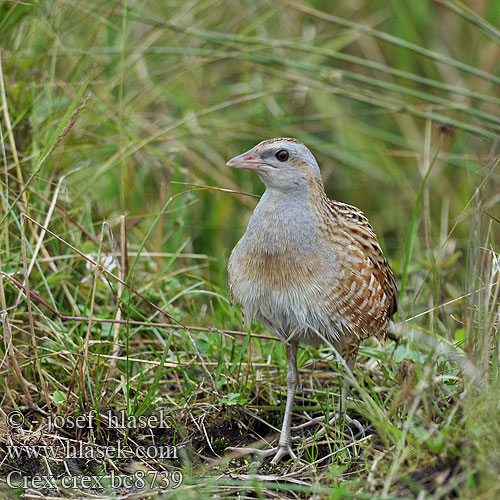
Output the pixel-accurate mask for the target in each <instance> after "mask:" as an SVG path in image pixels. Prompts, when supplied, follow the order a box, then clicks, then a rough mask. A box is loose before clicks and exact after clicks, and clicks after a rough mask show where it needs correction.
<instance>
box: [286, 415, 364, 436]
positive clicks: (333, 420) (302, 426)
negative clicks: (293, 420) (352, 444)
mask: <svg viewBox="0 0 500 500" xmlns="http://www.w3.org/2000/svg"><path fill="white" fill-rule="evenodd" d="M341 418H344V420H345V423H346V424H347V425H349V426H354V427H356V429H357V430H358V431H359V432H360V434H361V435H363V434H364V433H365V430H364V428H363V426H362V425H361V424H360V423H359V421H358V420H356V419H354V418H351V417H350V416H349V415H343V416H341V415H339V414H338V413H336V414H335V415H334V416H333V417H332V418H331V419H330V421H329V422H328V426H332V427H335V425H336V424H337V422H338V421H339V419H341ZM324 421H325V417H324V416H322V417H316V418H313V419H311V420H309V421H308V422H305V423H303V424H300V425H295V426H293V427H291V428H290V430H291V431H292V432H297V431H301V430H303V429H307V428H309V427H312V426H313V425H318V424H320V423H322V422H324ZM327 432H328V428H327V426H324V427H323V428H322V429H321V430H320V431H319V432H318V433H317V434H316V435H315V439H317V438H318V437H321V436H323V435H324V434H326V433H327ZM311 439H312V438H308V440H311Z"/></svg>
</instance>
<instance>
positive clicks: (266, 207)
mask: <svg viewBox="0 0 500 500" xmlns="http://www.w3.org/2000/svg"><path fill="white" fill-rule="evenodd" d="M315 217H316V212H315V210H314V209H313V207H312V204H311V199H310V197H309V196H308V195H307V193H304V192H302V193H300V195H299V194H298V193H285V192H283V191H280V190H276V189H273V188H267V189H266V191H265V193H264V194H263V195H262V198H261V199H260V201H259V204H258V205H257V207H256V208H255V210H254V213H253V214H252V217H251V218H250V222H249V223H248V228H247V232H246V236H247V237H248V238H251V239H255V240H259V241H261V242H262V248H265V249H266V251H267V252H269V253H273V252H275V251H279V250H282V249H284V248H285V247H286V248H293V247H300V248H301V249H302V250H303V251H304V250H307V248H308V247H309V246H310V241H311V239H312V233H313V231H314V228H315V227H317V224H316V222H315V220H314V219H315Z"/></svg>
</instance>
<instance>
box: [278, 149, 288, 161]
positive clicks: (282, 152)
mask: <svg viewBox="0 0 500 500" xmlns="http://www.w3.org/2000/svg"><path fill="white" fill-rule="evenodd" d="M288 156H289V155H288V151H287V150H286V149H281V150H280V151H278V152H277V153H276V158H278V160H279V161H287V160H288Z"/></svg>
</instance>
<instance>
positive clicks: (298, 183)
mask: <svg viewBox="0 0 500 500" xmlns="http://www.w3.org/2000/svg"><path fill="white" fill-rule="evenodd" d="M227 166H228V167H234V168H247V169H249V170H255V171H256V172H257V173H258V174H259V177H260V178H261V180H262V182H263V183H264V184H265V185H266V187H268V188H273V189H277V190H280V191H300V190H307V189H308V187H309V186H311V185H312V184H316V182H317V181H320V182H321V174H320V172H319V167H318V163H317V161H316V158H314V156H313V154H312V153H311V152H310V151H309V149H307V147H306V145H305V144H303V143H302V142H300V141H298V140H297V139H289V138H279V139H269V140H267V141H263V142H261V143H259V144H257V146H254V147H253V148H252V149H250V150H248V151H247V152H245V153H243V154H241V155H238V156H235V157H234V158H232V159H231V160H229V161H228V162H227ZM314 181H316V182H314Z"/></svg>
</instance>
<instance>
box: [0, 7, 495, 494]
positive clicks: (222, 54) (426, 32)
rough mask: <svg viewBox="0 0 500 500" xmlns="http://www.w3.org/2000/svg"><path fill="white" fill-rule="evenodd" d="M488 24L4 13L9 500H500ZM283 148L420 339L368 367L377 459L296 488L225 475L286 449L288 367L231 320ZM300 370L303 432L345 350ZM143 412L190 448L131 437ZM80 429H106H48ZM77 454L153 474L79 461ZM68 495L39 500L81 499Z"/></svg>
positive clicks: (313, 460)
mask: <svg viewBox="0 0 500 500" xmlns="http://www.w3.org/2000/svg"><path fill="white" fill-rule="evenodd" d="M469 4H470V5H469V6H468V5H466V4H464V3H462V2H460V1H458V0H439V1H438V0H419V1H408V0H403V1H397V0H389V1H381V0H376V1H368V0H357V1H353V2H319V1H317V0H314V1H313V0H311V1H308V2H305V1H304V2H295V1H293V0H275V1H272V0H264V1H260V0H258V1H254V2H252V1H247V0H241V1H236V2H234V1H229V0H220V1H218V2H214V1H210V0H191V1H187V2H181V1H177V0H172V1H168V2H165V1H160V0H149V1H138V0H123V1H118V0H117V1H114V0H113V1H110V2H97V1H92V0H84V1H74V0H73V1H72V0H53V1H47V0H40V1H38V0H28V1H25V2H24V1H23V2H21V1H19V2H17V1H7V2H2V3H0V50H1V52H0V62H1V68H0V85H1V86H0V100H1V103H2V107H1V109H0V123H1V143H0V150H1V151H0V154H1V158H0V164H1V171H0V206H1V212H0V214H1V215H0V221H1V224H0V268H1V275H0V309H1V310H2V311H3V312H2V317H1V320H2V327H1V328H2V334H1V337H0V413H1V415H0V476H1V478H2V480H4V479H6V478H7V477H8V474H9V473H11V472H13V471H19V474H21V475H23V476H24V475H25V476H28V477H32V476H34V475H42V476H52V477H54V478H56V477H59V478H61V477H62V476H66V477H69V476H71V475H73V476H75V477H78V476H79V475H80V476H82V477H85V476H96V477H100V478H103V479H102V481H101V487H100V488H94V489H93V490H92V493H93V494H94V495H96V496H95V497H94V498H97V497H103V498H107V497H108V496H113V495H123V494H126V493H129V492H130V491H131V490H130V488H128V489H127V488H121V489H120V488H116V487H114V486H116V485H113V483H112V480H111V479H110V478H109V476H110V474H111V473H112V472H113V473H114V474H116V475H126V476H127V477H135V478H137V477H140V476H141V475H143V474H145V478H146V479H145V480H146V482H148V483H149V484H151V485H152V486H154V487H155V488H156V490H157V491H158V492H159V493H158V495H159V496H162V495H163V497H164V498H167V497H168V498H174V497H175V498H182V499H185V498H197V499H201V498H203V499H205V498H207V499H208V498H214V497H217V498H219V497H221V498H233V497H235V496H236V495H238V494H239V495H241V498H310V497H312V496H313V495H314V498H325V499H327V498H328V499H340V498H358V499H367V498H380V499H382V498H391V499H396V498H405V499H406V498H408V499H409V498H419V499H423V498H429V499H430V498H432V499H436V500H437V499H442V498H463V499H490V498H491V499H494V498H499V497H500V483H499V481H498V474H499V471H500V420H499V418H498V413H499V406H498V405H499V389H500V372H499V363H500V354H499V353H500V350H499V331H498V330H499V321H500V318H499V293H500V292H499V288H500V287H499V285H500V257H499V253H498V251H499V250H498V249H499V247H498V244H499V238H500V232H499V222H500V209H499V201H500V198H499V193H500V171H499V168H498V156H497V154H498V146H497V144H498V140H499V139H500V118H499V116H500V91H499V89H500V48H499V45H500V32H499V30H500V28H499V26H500V1H499V0H490V1H478V2H469ZM278 136H291V137H297V138H298V139H301V140H303V141H304V142H305V143H306V144H307V145H308V146H309V147H310V149H311V150H312V151H313V152H314V153H315V154H316V156H317V158H318V161H319V164H320V166H321V169H322V175H323V178H324V181H325V187H326V190H327V193H328V194H329V196H330V197H331V198H333V199H338V200H341V201H343V202H346V203H349V204H352V205H356V206H358V207H359V208H361V209H362V210H363V211H364V212H365V214H366V215H367V216H368V217H369V218H370V221H371V222H372V225H373V226H374V228H375V230H376V232H377V234H378V235H379V237H380V240H381V243H382V246H383V248H384V251H385V253H386V255H387V256H388V259H389V261H390V262H391V265H392V267H393V269H394V272H395V274H396V275H397V278H398V282H399V283H400V284H401V287H400V288H401V311H402V312H401V313H400V314H398V316H397V319H396V323H397V325H396V327H395V331H396V332H397V333H398V335H399V336H400V341H399V342H398V343H396V342H394V341H392V340H390V341H387V342H386V343H385V345H379V344H377V343H376V342H375V341H372V342H368V343H366V344H365V345H364V346H363V348H362V349H361V352H360V356H359V358H358V364H357V368H356V370H355V373H354V375H355V378H356V381H357V383H356V386H355V387H356V388H355V391H354V398H353V399H352V400H350V401H349V402H348V406H349V407H348V412H349V414H350V415H351V416H353V417H356V418H358V420H360V421H361V422H362V423H363V425H364V428H365V435H364V436H359V435H356V433H355V430H354V429H351V428H349V427H347V426H344V425H343V424H341V423H340V422H339V423H338V425H336V426H334V428H332V429H330V432H329V433H328V434H327V435H326V436H321V437H318V438H317V439H316V438H315V435H314V432H315V431H316V430H319V429H314V428H312V430H311V431H310V432H309V431H303V439H301V440H299V441H297V443H296V448H297V452H298V455H299V458H300V461H298V462H297V463H296V464H291V463H287V462H286V461H285V462H284V463H283V464H282V465H281V466H280V467H278V468H271V467H270V466H269V465H268V462H263V463H262V464H259V462H258V461H256V460H255V459H254V458H252V457H234V456H229V455H228V454H227V453H225V452H224V450H225V448H226V447H227V446H238V445H240V446H241V445H251V444H252V443H255V442H256V441H259V440H260V439H263V438H266V439H267V441H266V443H264V446H269V443H270V442H271V440H272V439H273V438H274V437H275V435H276V432H277V430H278V427H279V424H280V418H281V412H282V406H281V401H282V399H283V395H284V387H285V376H286V363H285V354H284V348H283V346H282V345H281V343H279V342H277V341H275V340H274V339H272V336H271V335H270V334H269V332H266V331H265V330H264V329H263V328H262V327H261V326H260V325H258V324H254V325H251V328H249V329H248V330H245V329H244V327H243V326H242V318H241V314H240V312H239V310H238V308H233V307H231V306H230V304H229V302H228V297H227V289H226V274H225V273H226V271H225V268H226V262H227V258H228V255H229V252H230V250H231V249H232V247H233V246H234V244H235V243H236V241H237V240H238V238H239V237H240V236H241V235H242V234H243V232H244V230H245V227H246V223H247V220H248V217H249V216H250V214H251V211H252V209H253V207H254V206H255V203H256V200H255V199H254V198H252V197H249V196H246V195H245V194H243V193H253V194H261V193H262V191H263V185H262V184H261V183H260V181H259V180H258V179H257V178H256V176H254V175H251V174H250V173H249V172H245V171H243V172H240V171H238V172H235V171H233V170H231V169H229V168H227V167H225V162H226V161H227V160H228V159H229V158H231V157H232V156H235V155H236V154H239V153H241V152H243V151H245V150H246V149H248V148H250V147H251V146H253V145H254V144H256V143H257V142H259V141H261V140H263V139H267V138H270V137H278ZM186 183H187V184H186ZM194 184H196V185H205V186H215V187H218V188H224V189H227V190H235V191H237V193H233V192H226V191H222V190H213V189H206V188H202V187H196V186H193V185H194ZM23 214H25V215H23ZM96 262H99V263H101V264H102V266H101V267H98V266H96V265H95V263H96ZM26 276H29V279H28V280H27V282H26V283H25V284H24V285H23V283H24V282H25V278H26ZM28 292H29V293H28ZM27 296H30V297H31V299H30V300H28V299H27ZM5 311H6V312H5ZM75 318H77V319H75ZM78 318H80V319H78ZM103 319H107V320H108V322H105V321H103ZM109 320H111V322H110V321H109ZM113 321H114V322H113ZM250 332H251V334H250ZM299 367H300V368H299V369H300V374H301V382H302V385H301V388H300V389H299V393H298V396H297V399H296V404H297V408H296V410H297V411H296V412H295V413H294V424H300V423H302V422H305V421H306V420H307V419H308V418H311V417H314V416H318V415H321V414H322V413H323V414H331V413H332V412H334V408H335V407H336V405H337V402H338V398H339V394H340V390H341V384H342V379H343V377H344V375H343V373H344V371H343V368H342V365H341V364H340V363H338V362H337V360H336V357H335V355H334V354H333V352H332V351H331V350H330V349H329V348H328V347H323V348H321V349H313V348H309V347H308V348H305V347H304V348H303V349H301V351H300V353H299ZM92 410H93V413H91V411H92ZM121 410H124V411H125V412H126V413H125V414H124V415H126V416H128V417H132V416H133V417H136V418H137V419H139V418H140V417H143V418H147V417H151V416H153V417H155V416H158V415H159V414H160V410H161V412H162V413H161V415H163V416H164V418H165V419H166V421H167V422H168V427H166V428H164V427H158V426H157V425H153V424H152V423H151V421H150V422H149V424H150V425H149V427H150V428H149V429H146V430H145V429H141V428H139V427H138V426H137V425H136V426H134V425H132V426H131V428H130V429H128V430H125V429H116V428H113V426H112V425H110V422H111V420H110V418H109V417H110V415H111V416H113V415H114V416H117V415H121V414H120V413H119V412H120V411H121ZM12 411H19V412H21V413H22V416H24V424H23V425H22V426H21V427H16V426H15V425H14V424H12V422H11V423H10V425H8V423H7V422H6V421H5V419H4V417H5V416H6V415H7V414H9V413H10V412H12ZM106 411H110V412H111V413H110V414H108V417H106ZM78 415H87V416H88V415H95V419H94V420H93V422H92V423H93V424H94V425H92V426H89V425H86V426H83V428H82V429H78V430H77V429H75V428H74V427H73V428H71V427H70V426H68V425H66V427H65V428H64V429H60V428H59V427H60V426H56V428H52V429H50V428H49V427H48V422H50V419H54V418H56V417H57V418H63V417H64V418H66V419H69V418H76V417H77V416H78ZM18 417H19V418H21V416H19V415H18ZM16 418H17V417H16ZM308 436H312V439H311V440H310V441H309V442H306V441H305V440H306V438H307V437H308ZM78 440H80V442H83V443H85V444H86V445H88V446H89V449H92V450H94V452H95V450H96V449H98V448H97V446H98V445H99V446H109V445H114V446H116V444H117V443H122V444H123V445H124V446H125V445H127V446H130V447H131V449H132V450H137V449H138V448H139V447H141V446H142V447H143V448H144V447H151V449H150V454H149V458H147V457H146V458H140V457H137V456H134V453H132V454H131V455H130V456H129V457H128V458H126V459H125V458H123V457H121V458H120V457H116V456H114V457H110V458H108V459H102V458H101V459H95V460H92V459H91V458H87V459H71V460H63V459H64V458H65V457H66V455H65V453H66V452H65V451H64V449H63V448H62V446H63V444H64V445H66V444H68V443H69V444H68V446H70V445H71V446H73V445H75V444H76V443H77V442H78ZM8 445H15V446H18V447H19V446H20V445H26V446H27V447H28V448H29V449H34V446H35V445H46V446H48V447H49V448H51V449H53V450H56V451H55V453H56V456H55V457H52V458H50V459H42V458H30V457H29V456H28V454H27V453H28V452H27V451H26V449H24V450H21V451H22V453H21V454H20V455H19V456H18V457H12V456H10V455H9V454H8V453H9V451H8V448H7V447H8ZM161 446H164V447H167V448H168V447H169V446H170V447H173V446H175V447H177V448H176V455H177V456H176V457H173V458H171V457H169V458H164V459H161V458H158V457H154V456H151V453H152V450H154V449H159V447H161ZM30 447H31V448H30ZM18 449H20V448H18ZM172 450H173V448H172V449H170V451H172ZM135 455H136V454H135ZM154 471H157V472H158V471H160V472H161V474H162V478H161V479H160V477H158V478H155V477H154V476H153V475H152V473H153V472H154ZM179 472H180V473H181V474H182V476H183V480H182V485H181V486H179V487H178V488H176V489H172V486H173V485H178V483H179V480H178V479H179V478H178V474H179ZM134 474H135V476H134ZM104 476H108V477H107V478H105V479H104ZM16 477H17V480H18V479H19V477H20V475H18V476H16ZM165 478H167V479H169V480H171V483H170V485H169V484H167V482H166V481H165ZM55 483H56V484H55V485H54V486H53V487H52V488H46V489H45V490H44V489H41V488H37V487H36V486H33V487H32V489H31V490H30V491H31V493H32V494H34V493H37V494H38V495H45V496H52V497H57V496H61V497H66V496H74V497H78V496H80V497H83V496H84V494H83V493H81V491H80V490H78V489H75V488H71V487H68V486H66V487H65V486H64V485H63V484H62V483H61V480H60V479H57V480H56V481H55ZM16 485H17V486H20V485H19V484H17V483H16ZM136 486H140V485H136ZM23 491H24V492H26V489H25V488H22V487H19V488H17V489H14V488H12V487H11V486H9V485H7V484H0V497H1V498H12V497H13V496H14V495H15V494H21V493H23ZM41 492H42V493H41ZM143 494H144V493H143ZM30 498H33V496H31V497H30Z"/></svg>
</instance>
